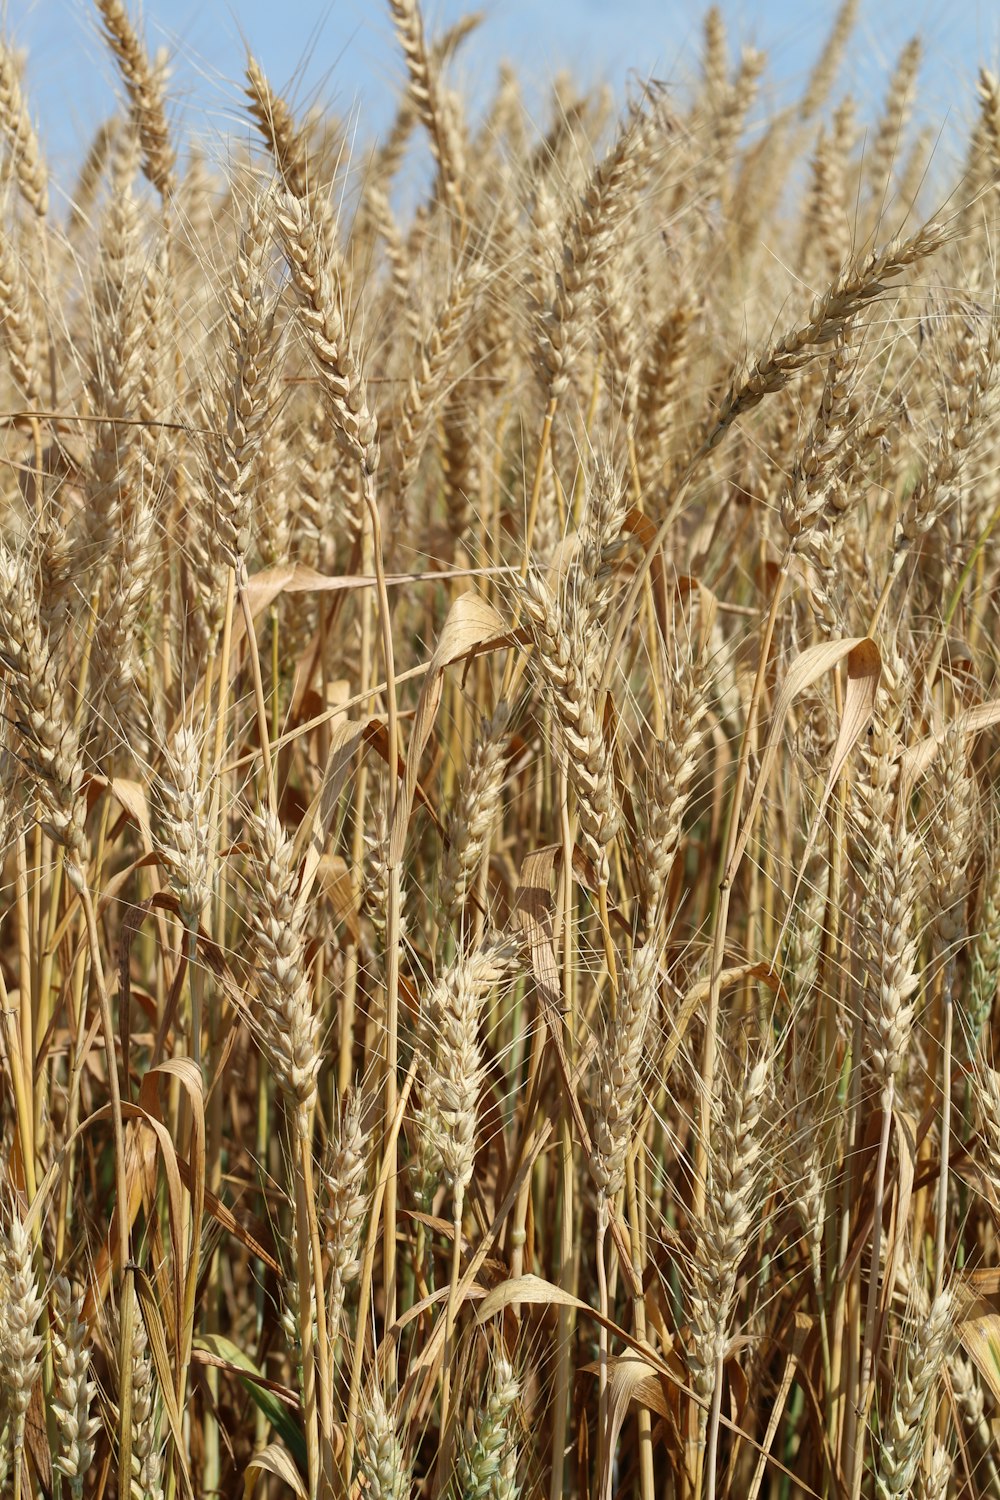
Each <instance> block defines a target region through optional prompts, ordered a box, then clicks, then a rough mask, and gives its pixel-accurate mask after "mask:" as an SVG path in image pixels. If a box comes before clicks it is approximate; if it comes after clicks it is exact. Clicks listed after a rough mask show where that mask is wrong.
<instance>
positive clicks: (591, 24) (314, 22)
mask: <svg viewBox="0 0 1000 1500" xmlns="http://www.w3.org/2000/svg"><path fill="white" fill-rule="evenodd" d="M132 8H133V12H134V11H135V5H134V0H133V3H132ZM468 8H470V7H469V6H468V5H466V4H463V3H461V0H437V3H436V4H435V3H432V0H427V3H426V4H425V14H426V15H427V17H428V20H429V23H430V28H431V29H432V30H437V29H438V28H440V27H442V26H445V25H447V24H448V23H449V22H450V21H453V20H454V19H456V17H457V16H458V15H459V14H461V13H462V12H463V11H465V10H466V9H468ZM478 8H480V9H483V10H485V11H486V21H485V23H484V25H483V26H482V27H481V29H480V31H479V32H478V33H477V35H476V37H475V38H474V39H473V40H472V41H471V42H470V43H467V44H466V48H465V49H464V50H463V53H462V60H461V63H460V67H459V76H460V78H461V79H462V81H463V82H464V84H465V87H466V90H467V91H471V97H472V98H473V99H475V100H480V101H481V100H485V98H486V97H487V96H488V94H489V92H490V89H491V87H492V81H493V78H494V76H495V69H496V64H497V62H498V60H499V59H500V58H501V57H509V58H511V59H512V60H514V61H515V62H516V63H517V64H518V65H519V68H520V70H521V71H522V74H523V75H524V76H525V77H526V78H527V79H528V80H530V82H531V83H532V84H533V85H534V88H535V97H536V98H537V97H539V93H540V91H542V90H544V88H545V86H546V84H547V82H548V81H549V80H550V79H551V78H552V76H553V74H554V73H555V72H556V71H557V70H558V69H559V68H562V67H569V68H571V69H572V70H573V71H574V72H575V73H577V74H578V75H579V76H581V77H583V78H584V79H588V80H591V81H593V80H596V79H605V78H606V79H608V80H610V81H611V82H613V83H614V84H615V85H616V86H617V87H618V88H619V89H620V88H621V86H622V84H623V82H624V79H625V78H626V75H627V73H628V71H629V69H634V70H636V71H638V72H639V73H640V74H643V75H646V74H655V75H656V76H657V77H661V78H667V79H669V78H677V77H680V76H683V75H684V74H685V72H688V71H690V69H691V68H692V67H693V66H694V65H695V64H696V60H697V55H698V47H699V43H700V20H699V15H700V7H699V6H698V5H692V4H687V3H684V0H480V5H479V6H478ZM835 8H836V7H835V3H834V0H795V3H793V0H729V3H724V4H723V10H724V12H725V14H726V16H727V18H728V25H729V32H730V37H731V40H732V44H733V48H734V50H735V49H736V47H737V45H738V43H740V42H752V43H753V44H754V45H756V46H758V47H762V48H763V49H764V50H765V51H766V52H767V53H768V56H769V59H770V66H769V78H770V80H771V82H772V84H773V86H774V87H775V88H776V89H778V90H779V91H782V90H783V91H794V90H795V89H796V88H797V87H798V86H800V85H801V83H802V82H803V80H804V79H805V77H806V75H807V74H808V71H809V68H810V65H811V62H812V60H813V58H814V56H815V54H816V50H817V48H818V47H819V45H820V43H821V40H822V37H823V35H824V32H825V30H826V28H827V27H828V25H829V23H830V20H831V18H832V16H833V14H834V11H835ZM387 9H388V8H387V6H385V5H384V4H383V3H381V0H329V3H325V4H320V3H316V0H146V3H145V5H144V6H143V9H142V15H143V23H144V28H145V35H146V39H147V44H148V45H149V46H150V49H151V50H155V48H156V47H157V46H160V45H167V46H168V47H169V48H170V50H171V52H172V53H173V54H175V58H176V62H175V73H174V82H173V91H174V95H175V97H176V98H177V100H178V104H177V107H176V109H175V113H177V114H179V116H180V119H181V120H182V121H183V122H184V125H185V126H186V127H187V128H188V129H190V130H193V131H195V132H197V133H199V134H205V133H207V134H208V135H210V136H216V137H222V136H225V135H227V134H229V133H230V131H231V129H232V128H233V125H234V122H235V121H236V112H237V110H238V108H239V80H240V71H241V62H242V57H243V39H244V38H246V40H247V41H249V43H250V45H251V46H252V47H253V49H254V51H255V52H256V53H257V55H258V56H259V58H260V60H261V62H262V64H263V66H264V68H265V71H266V72H267V74H268V76H269V77H270V79H271V81H272V83H273V84H274V85H275V87H277V88H279V89H281V90H287V91H288V93H289V95H290V96H292V97H293V98H295V99H296V100H297V101H298V102H299V103H303V104H305V103H312V102H314V101H320V102H325V103H327V104H329V105H331V106H332V107H333V108H335V109H336V110H337V112H338V113H340V114H341V115H343V114H349V115H352V116H353V117H354V118H358V117H359V116H360V117H361V119H362V121H366V120H367V121H371V122H373V124H374V125H375V126H377V125H378V124H380V123H382V122H384V121H385V119H386V117H387V114H388V111H389V109H390V107H391V99H392V95H393V89H394V88H395V86H396V85H397V84H398V82H399V80H400V78H401V76H402V63H401V60H400V56H399V52H398V49H397V48H396V47H395V46H394V43H393V37H392V28H391V25H390V22H389V19H388V15H387ZM6 14H7V29H8V32H9V34H11V35H12V36H13V39H14V41H15V42H16V44H17V45H19V46H23V47H26V48H27V49H28V52H29V69H28V87H29V94H30V100H31V107H32V112H33V114H34V115H35V117H36V118H37V119H38V121H39V124H40V127H41V130H42V134H43V136H44V138H45V141H46V147H47V149H48V152H49V155H50V157H51V159H52V161H53V164H54V166H55V169H56V175H57V176H60V177H61V176H63V175H64V171H66V170H69V169H71V167H72V165H74V164H75V163H76V162H77V161H78V160H79V159H80V157H81V155H82V152H83V150H84V149H85V145H86V142H87V140H88V139H89V137H90V134H91V132H92V131H93V129H94V128H95V127H96V125H97V124H98V123H99V121H100V120H101V118H102V117H103V116H104V115H105V114H107V113H109V112H110V110H111V108H112V106H113V100H114V90H115V76H114V69H113V66H112V64H111V63H110V61H109V59H108V57H107V54H106V53H105V51H104V50H103V48H102V46H101V43H100V40H99V34H98V28H97V25H96V22H95V20H94V16H93V12H92V11H91V10H90V9H89V8H88V7H87V5H86V4H85V0H7V4H6ZM915 31H916V32H919V33H920V34H921V36H922V38H923V40H924V42H925V47H926V51H925V61H924V67H923V72H922V89H921V111H922V114H923V116H924V117H925V118H926V119H928V120H929V121H931V122H933V123H937V122H945V121H946V119H949V118H950V125H946V126H945V139H946V140H947V139H948V138H949V137H951V138H954V135H955V131H956V128H957V127H960V125H961V124H962V123H963V122H964V121H965V120H967V119H968V118H969V115H970V113H971V110H972V108H973V102H972V101H973V94H972V88H973V83H974V79H975V72H976V66H977V64H978V63H979V62H980V61H986V62H988V63H990V64H992V65H993V66H994V67H996V66H997V63H998V49H1000V0H953V3H952V4H951V5H946V4H943V3H941V0H867V4H865V3H864V0H863V3H862V19H861V21H860V23H859V26H858V29H857V31H856V33H855V42H854V46H853V49H852V56H851V59H850V61H849V62H848V64H847V65H846V66H845V68H844V69H843V71H842V74H841V79H840V87H841V88H845V87H849V88H850V89H851V91H852V92H853V93H855V95H856V96H857V97H858V98H859V99H861V100H862V101H871V100H873V96H874V98H875V99H877V98H878V96H879V94H880V92H881V85H882V80H883V79H884V75H885V72H886V70H887V68H888V67H890V66H891V63H892V60H893V58H894V57H895V56H896V54H897V53H898V51H899V49H900V48H901V47H902V45H903V44H904V42H905V41H906V40H907V39H908V38H909V37H910V36H911V35H912V34H913V33H914V32H915ZM876 107H877V106H876V105H875V104H874V103H870V104H868V109H869V111H871V110H874V109H875V108H876ZM237 128H241V129H243V130H245V129H246V127H245V125H243V126H240V125H238V124H237ZM363 133H364V131H363Z"/></svg>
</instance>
